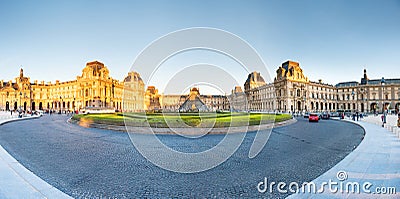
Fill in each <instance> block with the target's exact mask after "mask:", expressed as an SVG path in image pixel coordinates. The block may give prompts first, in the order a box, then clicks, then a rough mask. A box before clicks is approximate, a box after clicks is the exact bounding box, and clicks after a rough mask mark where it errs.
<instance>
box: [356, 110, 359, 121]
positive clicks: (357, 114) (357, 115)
mask: <svg viewBox="0 0 400 199" xmlns="http://www.w3.org/2000/svg"><path fill="white" fill-rule="evenodd" d="M356 117H357V121H358V119H359V118H360V115H359V113H358V112H356Z"/></svg>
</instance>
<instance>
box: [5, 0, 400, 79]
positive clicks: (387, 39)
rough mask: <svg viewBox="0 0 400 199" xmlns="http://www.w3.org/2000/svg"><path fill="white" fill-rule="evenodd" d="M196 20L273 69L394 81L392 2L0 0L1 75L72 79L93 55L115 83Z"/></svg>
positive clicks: (398, 16) (397, 56)
mask: <svg viewBox="0 0 400 199" xmlns="http://www.w3.org/2000/svg"><path fill="white" fill-rule="evenodd" d="M199 26H201V27H213V28H219V29H223V30H227V31H229V32H232V33H234V34H236V35H238V36H240V37H241V38H243V39H244V40H246V41H247V42H249V43H250V44H251V45H252V46H253V47H254V48H255V49H256V50H257V51H258V52H259V53H260V55H261V56H262V58H263V59H264V61H265V63H266V64H267V66H268V68H269V70H270V71H271V73H272V75H275V70H276V69H277V66H279V65H280V64H281V63H282V62H284V61H286V60H289V59H290V60H295V61H299V62H300V64H301V66H302V68H303V69H304V72H305V74H306V75H307V76H308V77H309V78H310V79H311V80H315V81H316V80H318V79H323V81H324V82H326V83H331V84H336V83H338V82H341V81H352V80H356V81H359V79H360V78H361V76H362V71H363V69H364V68H366V69H367V70H368V74H369V76H370V77H371V78H380V77H382V76H384V77H386V78H396V77H397V78H400V72H399V68H400V36H399V35H400V1H398V0H386V1H377V0H374V1H366V0H359V1H346V0H343V1H340V0H338V1H331V0H321V1H313V0H309V1H295V0H293V1H278V0H276V1H252V0H250V1H232V0H228V1H214V0H210V1H173V0H168V1H167V0H164V1H1V2H0V27H1V28H0V79H3V80H10V79H12V78H14V77H16V76H17V75H18V73H19V68H20V66H21V65H22V66H23V68H24V70H25V73H26V75H27V76H30V77H31V80H35V79H37V80H45V81H55V80H56V79H59V80H62V81H65V80H72V79H75V78H76V76H77V75H80V74H81V70H82V69H83V67H84V66H85V63H86V62H88V61H92V60H99V61H102V62H104V63H105V64H106V65H107V66H108V68H109V69H110V72H111V76H112V77H114V78H117V79H122V78H123V77H124V76H125V75H126V74H127V72H128V71H129V69H130V67H131V65H132V63H133V61H134V59H135V57H136V56H137V55H138V54H139V53H140V52H141V50H143V49H144V48H145V47H146V46H147V45H148V44H149V43H150V42H152V41H154V40H155V39H157V38H159V37H160V36H163V35H165V34H167V33H169V32H172V31H175V30H178V29H183V28H189V27H199ZM262 75H267V74H262ZM245 78H246V77H245V74H244V75H243V79H242V81H243V82H240V83H241V85H243V83H244V80H245ZM156 86H160V85H156Z"/></svg>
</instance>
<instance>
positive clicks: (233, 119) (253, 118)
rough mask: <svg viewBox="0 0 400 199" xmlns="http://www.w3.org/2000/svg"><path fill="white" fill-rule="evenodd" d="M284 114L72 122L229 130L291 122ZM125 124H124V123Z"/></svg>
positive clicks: (133, 116)
mask: <svg viewBox="0 0 400 199" xmlns="http://www.w3.org/2000/svg"><path fill="white" fill-rule="evenodd" d="M290 118H291V116H290V115H287V114H277V115H274V114H263V113H229V112H227V113H180V114H179V113H166V114H164V115H163V114H161V113H147V114H146V113H125V114H122V113H115V114H87V115H75V116H74V117H73V118H72V119H74V120H77V121H81V122H83V123H101V124H111V125H124V124H125V122H126V124H127V125H129V126H148V124H150V126H152V127H159V128H164V127H185V126H192V127H215V128H219V127H229V126H246V125H259V124H260V123H261V124H267V123H272V122H273V121H276V122H281V121H285V120H288V119H290ZM124 120H125V122H124Z"/></svg>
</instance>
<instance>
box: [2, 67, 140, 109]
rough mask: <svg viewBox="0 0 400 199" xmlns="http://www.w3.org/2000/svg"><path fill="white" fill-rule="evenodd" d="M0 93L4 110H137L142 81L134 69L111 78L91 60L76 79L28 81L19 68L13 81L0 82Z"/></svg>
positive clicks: (103, 68) (104, 68) (105, 68)
mask: <svg viewBox="0 0 400 199" xmlns="http://www.w3.org/2000/svg"><path fill="white" fill-rule="evenodd" d="M124 86H125V88H124ZM124 95H125V101H124V102H125V103H124V104H123V98H124ZM0 96H1V101H0V104H1V106H0V107H1V109H3V110H18V109H22V110H26V111H29V110H57V111H59V110H61V111H67V110H69V111H73V110H82V109H90V108H99V109H116V110H122V109H124V110H126V111H139V110H143V108H144V107H143V99H144V83H143V81H142V79H141V78H140V76H139V74H138V73H135V72H131V73H129V74H128V76H127V77H126V78H125V80H124V81H119V80H116V79H113V78H111V77H110V76H109V70H108V69H107V67H106V66H104V64H103V63H101V62H98V61H93V62H89V63H87V64H86V67H85V68H84V69H83V70H82V75H81V76H77V78H76V80H72V81H66V82H60V81H56V82H55V83H51V82H47V83H45V82H44V81H41V82H38V81H34V82H31V81H30V78H29V77H25V76H24V71H23V70H22V69H21V70H20V75H19V77H17V78H15V82H12V81H8V82H4V81H1V82H0Z"/></svg>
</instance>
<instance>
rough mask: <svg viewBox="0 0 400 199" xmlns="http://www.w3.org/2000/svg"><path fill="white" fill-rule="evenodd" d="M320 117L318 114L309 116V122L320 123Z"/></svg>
mask: <svg viewBox="0 0 400 199" xmlns="http://www.w3.org/2000/svg"><path fill="white" fill-rule="evenodd" d="M318 120H319V117H318V115H317V114H310V116H308V121H309V122H318Z"/></svg>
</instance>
